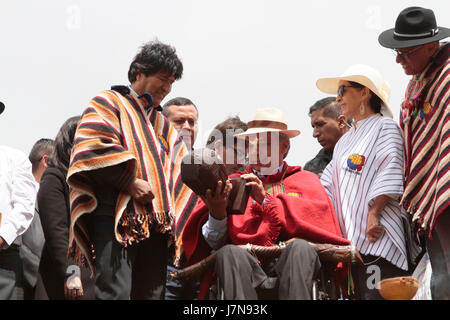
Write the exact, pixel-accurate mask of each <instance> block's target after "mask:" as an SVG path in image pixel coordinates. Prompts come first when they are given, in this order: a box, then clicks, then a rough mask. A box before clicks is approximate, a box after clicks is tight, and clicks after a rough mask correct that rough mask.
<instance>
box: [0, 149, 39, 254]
mask: <svg viewBox="0 0 450 320" xmlns="http://www.w3.org/2000/svg"><path fill="white" fill-rule="evenodd" d="M37 190H38V185H37V184H36V182H35V180H34V177H33V174H32V171H31V163H30V161H29V160H28V157H27V156H26V155H25V154H24V153H23V152H22V151H19V150H17V149H13V148H10V147H6V146H0V237H2V238H3V239H4V240H5V242H6V244H7V245H8V246H9V245H11V244H12V243H13V242H14V240H15V239H16V238H17V237H18V236H20V235H22V234H23V233H24V232H25V231H26V230H27V228H28V227H29V226H30V223H31V220H33V216H34V204H35V200H36V194H37Z"/></svg>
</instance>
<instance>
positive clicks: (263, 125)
mask: <svg viewBox="0 0 450 320" xmlns="http://www.w3.org/2000/svg"><path fill="white" fill-rule="evenodd" d="M247 128H248V129H247V131H245V132H243V133H239V134H237V135H235V137H244V136H248V135H251V134H256V133H262V132H280V133H284V134H286V135H287V136H288V137H289V138H293V137H296V136H298V135H299V134H300V131H299V130H288V126H287V121H286V117H285V116H284V114H283V112H281V111H280V110H278V109H275V108H265V109H259V110H256V114H255V115H254V117H253V119H252V120H251V121H250V122H249V123H247Z"/></svg>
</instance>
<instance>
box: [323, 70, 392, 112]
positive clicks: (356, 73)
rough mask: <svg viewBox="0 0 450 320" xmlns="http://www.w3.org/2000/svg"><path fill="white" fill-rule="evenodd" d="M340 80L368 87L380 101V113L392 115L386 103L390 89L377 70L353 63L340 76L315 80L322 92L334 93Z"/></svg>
mask: <svg viewBox="0 0 450 320" xmlns="http://www.w3.org/2000/svg"><path fill="white" fill-rule="evenodd" d="M341 80H343V81H353V82H356V83H359V84H362V85H363V86H366V87H367V88H369V89H370V91H372V92H373V93H374V94H376V95H377V96H378V97H379V98H380V99H381V101H382V104H381V113H382V114H383V115H384V116H387V117H390V118H392V117H393V116H392V111H391V109H390V108H389V105H388V100H389V95H390V92H391V90H390V89H389V85H388V83H387V82H386V81H384V80H383V78H382V77H381V75H380V73H379V72H378V71H377V70H375V69H374V68H372V67H369V66H367V65H364V64H355V65H353V66H351V67H350V68H348V69H347V70H346V71H345V72H344V73H343V74H342V75H341V76H340V77H336V78H322V79H319V80H317V82H316V86H317V88H319V90H320V91H322V92H325V93H330V94H336V92H337V91H338V88H339V81H341Z"/></svg>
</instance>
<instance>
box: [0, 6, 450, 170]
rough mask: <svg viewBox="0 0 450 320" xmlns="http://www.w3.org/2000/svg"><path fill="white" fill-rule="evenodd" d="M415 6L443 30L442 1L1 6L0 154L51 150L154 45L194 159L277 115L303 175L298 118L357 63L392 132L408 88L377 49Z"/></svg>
mask: <svg viewBox="0 0 450 320" xmlns="http://www.w3.org/2000/svg"><path fill="white" fill-rule="evenodd" d="M414 5H418V6H423V7H427V8H431V9H433V10H434V12H435V14H436V17H437V22H438V25H441V26H446V27H450V2H449V1H444V0H427V1H406V0H396V1H392V0H371V1H361V0H342V1H334V0H315V1H296V0H292V1H290V0H289V1H288V0H278V1H274V0H271V1H264V0H227V1H224V0H220V1H218V0H198V1H195V0H185V1H181V0H180V1H174V0H165V1H161V0H160V1H153V0H146V1H144V0H143V1H138V0H128V1H116V0H108V1H106V0H96V1H88V0H71V1H67V0H58V1H56V0H53V1H50V0H40V1H32V0H19V1H12V0H2V1H1V2H0V30H1V31H0V32H1V40H2V47H1V54H0V56H1V59H0V70H1V72H0V101H2V102H4V103H5V105H6V110H5V112H4V113H3V114H2V115H1V116H0V144H3V145H9V146H11V147H16V148H18V149H21V150H22V151H24V152H26V153H27V154H28V152H29V151H30V149H31V147H32V145H33V143H34V142H35V141H36V140H38V139H39V138H42V137H47V138H54V137H55V135H56V133H57V131H58V129H59V127H60V126H61V124H62V123H63V122H64V121H65V120H66V119H67V118H68V117H70V116H73V115H77V114H81V113H82V112H83V110H84V109H85V107H86V106H87V104H88V102H89V100H90V99H91V98H92V97H93V96H94V95H95V94H96V93H98V92H99V91H101V90H104V89H108V88H109V87H110V86H111V85H114V84H128V82H127V71H128V67H129V64H130V62H131V60H132V58H133V56H134V55H135V54H136V53H137V51H138V49H139V47H140V46H141V45H142V44H143V43H145V42H146V41H149V40H152V39H155V38H158V39H159V40H160V41H162V42H165V43H168V44H171V45H173V46H174V47H176V49H177V52H178V55H179V57H180V59H181V60H182V62H183V64H184V75H183V78H182V79H181V80H180V81H178V82H175V84H174V85H173V88H172V92H171V93H170V94H169V95H168V96H167V97H166V99H165V100H164V101H167V100H168V99H170V98H173V97H176V96H185V97H188V98H190V99H191V100H192V101H194V103H196V105H197V107H198V109H199V111H200V119H199V128H200V131H199V135H198V139H197V142H196V145H195V146H196V147H201V146H203V145H204V143H205V142H206V137H207V136H208V134H209V132H210V130H211V129H212V128H213V127H214V126H215V125H216V124H217V123H218V122H221V121H222V120H224V119H225V118H227V117H228V116H231V115H239V116H240V117H241V119H242V120H244V121H249V120H251V117H252V116H253V114H254V113H255V110H256V109H260V108H266V107H275V108H279V109H281V110H282V111H283V112H284V113H285V114H286V117H287V119H288V125H289V127H290V128H295V129H299V130H300V131H301V132H302V133H301V135H300V136H298V137H296V138H295V139H293V140H292V148H291V152H290V154H289V156H288V159H287V160H288V162H289V163H290V164H300V165H303V164H304V163H305V162H306V161H307V160H309V159H311V158H312V157H314V156H315V154H316V153H317V152H318V151H319V150H320V145H319V144H318V143H317V142H316V140H315V139H313V138H312V129H311V125H310V119H309V117H308V115H307V113H308V109H309V107H310V106H311V105H312V104H313V103H314V102H315V101H316V100H318V99H321V98H323V97H325V96H326V95H324V94H322V93H321V92H320V91H319V90H318V89H317V88H316V86H315V82H316V80H317V79H319V78H321V77H326V76H338V75H339V74H341V73H342V72H343V71H344V70H345V69H346V68H347V67H348V66H350V65H352V64H355V63H364V64H368V65H371V66H373V67H374V68H376V69H378V70H379V71H380V73H381V74H382V75H383V76H384V78H385V79H386V80H387V81H388V82H389V83H390V85H391V91H392V94H391V99H390V105H391V108H392V110H393V113H394V119H396V120H397V121H398V112H399V105H400V102H401V100H402V97H403V92H404V89H405V87H406V84H407V82H408V77H407V76H406V75H404V74H403V71H402V68H401V67H400V66H399V65H397V64H396V63H395V57H394V55H393V54H392V52H390V50H388V49H385V48H382V47H381V46H380V45H379V44H378V40H377V39H378V35H379V33H380V32H381V31H384V30H385V29H388V28H392V27H393V26H394V23H395V19H396V18H397V16H398V13H399V12H400V11H401V10H402V9H404V8H406V7H409V6H414ZM164 101H163V102H164Z"/></svg>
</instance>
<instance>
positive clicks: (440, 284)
mask: <svg viewBox="0 0 450 320" xmlns="http://www.w3.org/2000/svg"><path fill="white" fill-rule="evenodd" d="M449 36H450V29H448V28H444V27H438V26H437V23H436V18H435V16H434V13H433V11H432V10H430V9H425V8H420V7H410V8H406V9H404V10H403V11H402V12H400V14H399V16H398V18H397V21H396V22H395V28H393V29H389V30H386V31H384V32H383V33H381V34H380V36H379V38H378V41H379V42H380V44H381V45H382V46H384V47H387V48H391V49H394V51H395V53H396V55H397V58H396V62H397V63H399V64H401V65H402V67H403V69H404V71H405V73H406V74H407V75H411V76H412V78H411V80H410V82H409V84H408V87H407V89H406V93H405V97H404V100H403V103H402V106H401V114H400V126H401V127H402V130H403V133H404V139H405V192H404V194H403V198H402V200H401V202H402V204H403V206H404V207H405V209H406V210H408V212H409V213H411V215H412V219H413V221H416V225H417V227H418V230H419V232H420V233H421V234H423V235H427V236H426V248H427V251H428V254H429V256H430V261H431V266H432V269H433V277H432V283H431V291H432V296H433V299H450V233H449V232H448V230H449V229H450V213H449V212H450V196H449V195H450V184H449V183H448V181H450V170H449V163H450V153H449V152H448V150H449V148H450V121H449V118H450V108H449V95H448V92H449V79H450V59H449V56H450V43H447V42H439V40H442V39H445V38H447V37H449ZM425 232H426V233H427V234H425Z"/></svg>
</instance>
